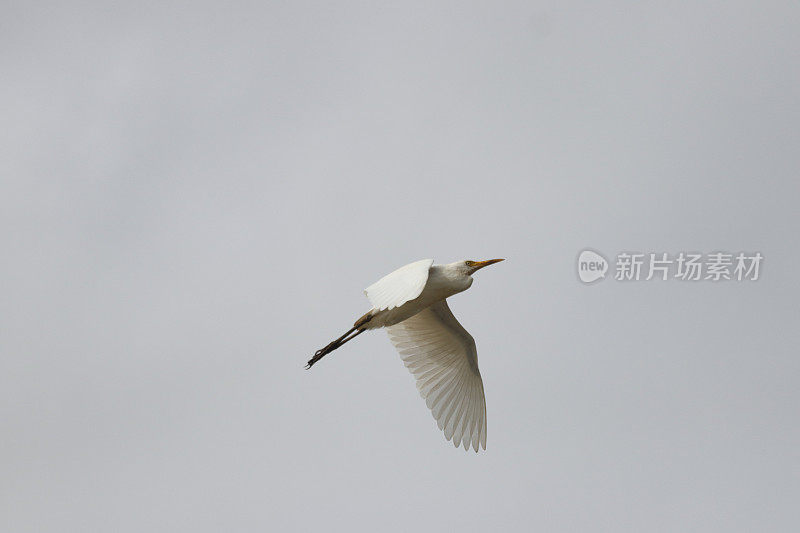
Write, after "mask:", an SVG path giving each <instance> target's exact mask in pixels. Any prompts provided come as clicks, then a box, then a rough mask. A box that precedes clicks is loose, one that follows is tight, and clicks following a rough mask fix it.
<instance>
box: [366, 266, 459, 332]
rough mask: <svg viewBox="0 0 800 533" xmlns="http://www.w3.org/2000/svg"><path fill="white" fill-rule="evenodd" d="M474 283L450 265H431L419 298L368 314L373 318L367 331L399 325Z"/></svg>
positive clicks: (374, 310) (373, 310)
mask: <svg viewBox="0 0 800 533" xmlns="http://www.w3.org/2000/svg"><path fill="white" fill-rule="evenodd" d="M412 264H414V263H412ZM389 275H390V276H391V275H392V274H389ZM387 277H388V276H387ZM383 279H386V278H383ZM472 281H473V280H472V276H464V275H461V274H460V273H459V272H456V271H455V270H453V269H452V268H449V265H430V267H429V270H428V279H427V282H426V283H425V286H424V287H423V289H422V292H421V293H420V295H419V296H417V297H416V298H414V299H413V300H409V301H407V302H405V303H403V304H401V305H399V306H397V307H393V308H391V309H376V308H373V309H372V310H370V312H369V313H368V314H370V315H371V318H370V320H369V322H367V323H366V324H365V329H377V328H385V327H388V326H394V325H395V324H399V323H400V322H402V321H404V320H406V319H408V318H411V317H412V316H414V315H416V314H417V313H419V312H420V311H422V310H423V309H426V308H428V307H430V306H431V305H433V304H435V303H436V302H438V301H441V300H444V299H446V298H449V297H451V296H453V295H455V294H458V293H459V292H463V291H465V290H467V289H469V288H470V287H471V286H472ZM378 283H380V281H379V282H378ZM378 283H376V285H377V284H378ZM367 294H369V289H367Z"/></svg>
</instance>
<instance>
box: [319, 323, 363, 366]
mask: <svg viewBox="0 0 800 533" xmlns="http://www.w3.org/2000/svg"><path fill="white" fill-rule="evenodd" d="M356 330H357V328H356V327H353V328H351V329H350V330H349V331H348V332H347V333H345V334H344V335H342V336H341V337H339V338H338V339H336V340H335V341H333V342H332V343H330V344H329V345H327V346H326V347H324V348H322V349H319V350H317V351H316V352H315V353H314V357H312V358H311V359H309V360H308V363H307V364H306V370H308V369H309V368H311V367H312V366H314V363H316V362H317V361H319V360H320V359H322V358H323V357H325V356H326V355H328V354H329V353H331V352H332V351H334V350H335V349H336V348H338V347H339V346H341V345H343V344H344V343H346V342H347V341H350V340H352V339H355V338H356V337H358V336H359V335H361V334H362V333H364V332H365V331H367V330H365V329H359V330H358V331H356ZM354 331H355V333H353V332H354ZM351 333H353V335H350V334H351ZM348 335H350V336H349V337H348Z"/></svg>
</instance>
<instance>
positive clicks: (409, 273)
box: [364, 259, 433, 311]
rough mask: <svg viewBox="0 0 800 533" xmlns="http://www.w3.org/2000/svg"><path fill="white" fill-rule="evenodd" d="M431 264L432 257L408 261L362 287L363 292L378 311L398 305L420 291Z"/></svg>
mask: <svg viewBox="0 0 800 533" xmlns="http://www.w3.org/2000/svg"><path fill="white" fill-rule="evenodd" d="M432 264H433V259H422V260H421V261H415V262H414V263H409V264H408V265H406V266H403V267H400V268H398V269H397V270H395V271H394V272H392V273H391V274H387V275H385V276H384V277H382V278H381V279H379V280H378V281H376V282H375V283H373V284H372V285H370V286H369V287H367V288H366V289H364V294H366V295H367V298H369V301H370V303H371V304H372V306H373V307H374V308H375V309H377V310H378V311H383V310H385V309H394V308H395V307H400V306H401V305H403V304H404V303H406V302H408V301H411V300H413V299H414V298H416V297H417V296H419V295H420V294H421V293H422V289H424V288H425V284H426V283H428V272H429V271H430V268H431V265H432Z"/></svg>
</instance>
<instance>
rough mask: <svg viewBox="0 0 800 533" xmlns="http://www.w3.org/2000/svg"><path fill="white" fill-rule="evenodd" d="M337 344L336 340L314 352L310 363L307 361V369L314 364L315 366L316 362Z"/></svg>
mask: <svg viewBox="0 0 800 533" xmlns="http://www.w3.org/2000/svg"><path fill="white" fill-rule="evenodd" d="M335 344H336V343H335V342H332V343H330V344H329V345H327V346H326V347H324V348H320V349H319V350H317V351H316V352H314V357H312V358H311V359H309V360H308V363H306V370H308V369H310V368H311V367H312V366H314V363H316V362H317V361H319V360H320V359H322V358H323V357H325V355H327V354H329V353H330V352H331V351H332V350H333V348H332V346H334V345H335Z"/></svg>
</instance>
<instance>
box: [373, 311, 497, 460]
mask: <svg viewBox="0 0 800 533" xmlns="http://www.w3.org/2000/svg"><path fill="white" fill-rule="evenodd" d="M386 329H387V331H388V332H389V339H390V340H391V341H392V344H394V346H395V348H397V351H398V352H400V357H401V358H402V359H403V363H405V365H406V367H407V368H408V369H409V370H410V371H411V373H412V374H413V375H414V377H415V378H416V380H417V389H419V393H420V395H421V396H422V397H423V398H424V399H425V403H426V404H427V405H428V409H430V410H431V413H432V414H433V418H435V419H436V423H437V424H438V426H439V429H441V430H443V431H444V436H445V438H446V439H447V440H450V439H452V440H453V444H454V445H455V446H456V447H458V446H460V445H462V444H463V446H464V449H465V450H466V449H468V448H469V447H470V445H471V446H472V448H473V449H474V450H475V451H476V452H477V451H478V444H480V445H481V446H482V447H483V449H484V450H485V449H486V399H485V397H484V395H483V380H481V373H480V372H479V371H478V351H477V350H476V349H475V339H473V338H472V335H470V334H469V333H468V332H467V330H465V329H464V327H463V326H462V325H461V324H459V323H458V320H456V317H454V316H453V313H452V312H451V311H450V307H448V305H447V302H446V301H445V300H442V301H441V302H438V303H436V304H434V305H432V306H430V307H429V308H427V309H425V310H423V311H420V312H419V313H417V314H416V315H414V316H412V317H411V318H409V319H406V320H404V321H403V322H400V323H399V324H396V325H394V326H389V327H388V328H386Z"/></svg>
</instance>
